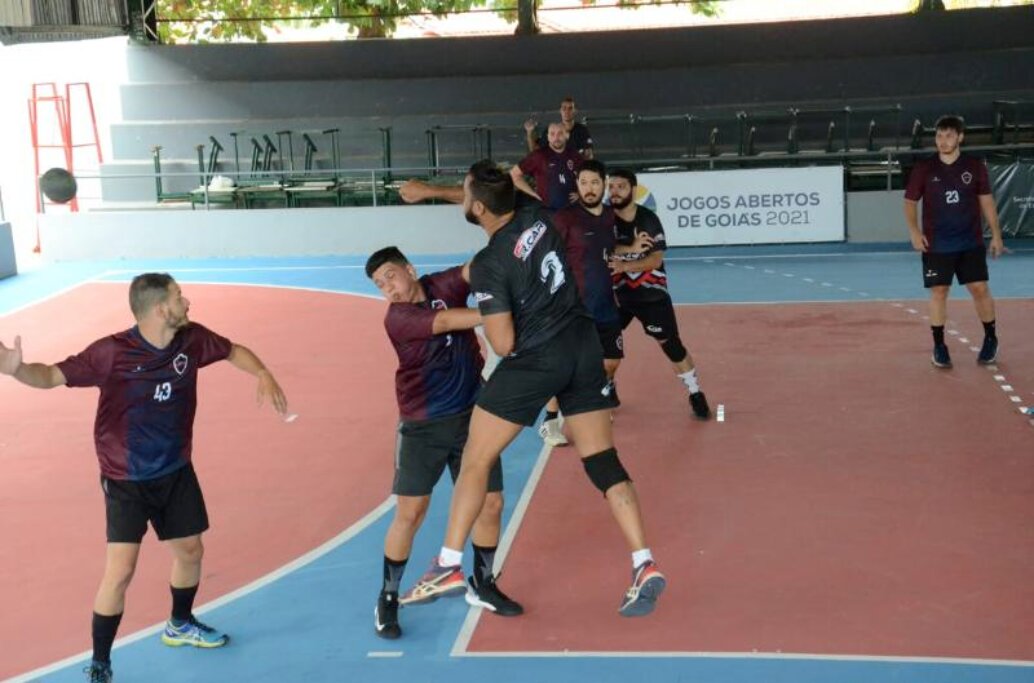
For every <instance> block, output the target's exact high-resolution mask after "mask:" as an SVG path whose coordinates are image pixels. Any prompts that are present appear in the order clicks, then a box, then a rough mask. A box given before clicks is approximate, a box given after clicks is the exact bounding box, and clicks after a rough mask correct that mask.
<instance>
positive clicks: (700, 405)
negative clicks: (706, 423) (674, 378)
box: [689, 391, 711, 420]
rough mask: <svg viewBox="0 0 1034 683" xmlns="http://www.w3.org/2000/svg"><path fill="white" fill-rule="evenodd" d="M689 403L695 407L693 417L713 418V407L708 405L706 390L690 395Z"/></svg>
mask: <svg viewBox="0 0 1034 683" xmlns="http://www.w3.org/2000/svg"><path fill="white" fill-rule="evenodd" d="M689 405H690V407H691V408H693V417H695V418H697V419H698V420H709V419H711V407H710V406H708V405H707V397H706V396H704V392H702V391H697V392H695V393H692V394H690V395H689Z"/></svg>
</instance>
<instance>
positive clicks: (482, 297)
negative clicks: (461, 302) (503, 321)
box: [474, 292, 494, 303]
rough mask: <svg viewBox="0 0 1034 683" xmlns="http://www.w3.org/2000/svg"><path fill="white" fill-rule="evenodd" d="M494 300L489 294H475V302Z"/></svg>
mask: <svg viewBox="0 0 1034 683" xmlns="http://www.w3.org/2000/svg"><path fill="white" fill-rule="evenodd" d="M492 298H494V297H493V296H492V295H491V294H489V293H488V292H474V301H476V302H478V303H481V302H482V301H489V300H491V299H492Z"/></svg>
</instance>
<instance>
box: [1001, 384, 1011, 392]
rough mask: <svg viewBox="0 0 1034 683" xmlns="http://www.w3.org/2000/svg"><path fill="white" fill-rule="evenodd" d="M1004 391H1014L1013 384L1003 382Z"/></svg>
mask: <svg viewBox="0 0 1034 683" xmlns="http://www.w3.org/2000/svg"><path fill="white" fill-rule="evenodd" d="M1002 391H1012V385H1011V384H1003V385H1002Z"/></svg>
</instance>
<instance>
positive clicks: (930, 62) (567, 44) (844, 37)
mask: <svg viewBox="0 0 1034 683" xmlns="http://www.w3.org/2000/svg"><path fill="white" fill-rule="evenodd" d="M1031 35H1034V7H1017V8H1002V9H996V10H994V11H966V12H962V11H960V12H948V13H939V14H938V15H935V16H913V15H901V16H891V17H870V18H862V19H847V20H837V21H821V22H797V23H787V24H762V25H749V26H719V27H706V28H688V29H671V30H661V31H648V32H647V31H634V32H633V31H629V32H614V33H603V34H565V35H557V34H552V35H540V36H531V37H522V38H514V37H509V36H501V37H488V38H472V39H440V40H408V41H366V42H364V41H354V42H344V43H320V44H304V45H284V44H274V45H268V44H267V45H246V46H245V45H198V46H170V47H142V46H136V47H131V48H129V49H128V51H127V60H128V67H129V68H128V73H129V76H130V81H129V82H128V83H126V84H125V85H123V86H122V88H121V97H122V115H123V121H122V122H121V123H118V124H115V125H114V126H113V127H112V130H111V139H112V154H111V159H110V160H109V161H108V162H107V163H105V164H104V167H103V169H102V175H103V176H104V177H105V182H104V183H103V194H104V198H105V200H107V201H147V200H154V198H155V190H154V183H153V181H151V180H150V179H147V178H137V179H134V180H115V179H114V178H115V176H118V175H121V174H126V173H134V174H136V173H139V174H147V173H149V172H150V171H151V170H152V168H153V165H152V160H151V154H152V152H151V150H152V148H153V147H155V146H156V145H159V146H161V147H162V162H163V164H162V169H163V172H168V173H184V174H187V175H183V176H177V177H172V176H170V177H169V178H168V179H167V180H166V183H165V187H166V189H167V190H168V191H171V192H187V191H189V190H190V189H193V188H196V187H197V186H198V180H197V177H196V172H197V168H198V165H197V153H196V146H197V145H198V144H207V141H208V139H209V136H215V137H216V138H217V139H218V140H219V141H220V143H221V145H222V146H223V148H224V152H223V153H222V155H221V156H220V163H219V165H218V167H217V169H216V170H217V172H220V173H225V174H232V172H233V171H235V170H236V169H235V164H234V160H233V153H232V140H231V137H230V133H231V132H234V131H245V132H244V133H242V134H241V136H240V138H239V140H240V151H239V155H240V162H241V166H242V168H245V169H246V168H247V161H248V159H249V154H250V142H249V137H250V135H251V134H258V135H261V134H263V133H265V134H270V135H272V134H273V133H275V132H276V131H280V130H291V131H295V132H300V131H321V130H325V129H327V128H337V129H339V130H340V131H341V132H340V140H339V147H340V161H339V164H340V167H341V168H345V169H377V168H381V167H382V166H383V165H384V152H385V150H384V146H383V142H382V133H381V129H382V128H390V129H391V160H390V163H391V165H392V166H393V167H394V168H399V169H402V168H405V169H419V168H424V167H426V166H428V163H429V162H428V137H427V130H428V129H429V128H431V127H434V126H455V125H457V124H463V125H467V124H469V125H470V126H474V125H479V124H480V125H485V126H488V127H490V128H491V129H492V131H493V135H492V153H493V156H494V157H495V158H497V159H499V160H505V161H516V160H518V159H519V158H520V156H522V155H523V153H524V147H523V136H522V132H523V131H522V130H521V122H522V121H523V120H524V119H525V118H526V117H527V116H528V115H530V114H538V115H539V116H540V119H542V120H548V119H549V118H555V117H556V116H557V115H556V107H557V105H558V104H559V101H560V99H561V97H563V96H564V95H567V94H571V95H574V96H575V97H576V99H577V100H578V105H579V107H580V109H581V112H582V113H583V114H586V115H588V117H589V123H590V126H591V127H592V130H593V134H594V138H595V141H596V145H597V149H598V156H599V157H601V158H603V159H604V160H608V159H610V160H616V159H620V160H623V161H626V160H629V159H634V158H643V157H644V156H645V157H647V158H668V157H669V156H670V157H678V156H684V155H685V151H684V145H683V144H682V141H681V140H680V139H678V135H679V133H678V128H677V124H674V127H672V125H667V124H665V125H653V126H646V125H641V124H640V125H637V126H636V127H635V128H636V130H635V131H630V130H629V129H628V128H629V127H628V126H627V125H624V126H623V125H622V124H621V123H620V122H621V121H622V120H628V119H629V118H630V116H631V115H635V116H638V117H644V118H645V119H649V118H650V117H677V116H680V115H685V114H692V115H693V116H694V117H695V118H696V119H697V120H698V121H701V122H712V121H713V122H715V125H714V127H718V128H719V130H720V134H719V136H718V142H717V145H718V147H717V149H716V150H715V151H716V152H717V153H719V154H736V153H739V152H740V151H741V150H742V144H743V139H742V131H741V130H740V129H739V128H738V127H737V126H738V122H739V119H738V118H737V115H738V114H739V113H740V112H747V115H748V117H749V116H753V117H754V118H755V119H756V120H757V124H756V126H755V127H756V131H755V134H754V136H753V147H752V151H753V152H754V153H757V154H764V153H772V152H778V151H784V152H785V151H786V149H787V140H786V133H785V131H786V124H785V123H780V122H779V121H778V116H768V117H767V118H766V117H763V116H762V114H763V113H765V114H771V113H772V112H780V111H786V110H787V109H789V108H797V109H802V110H806V111H807V110H823V111H825V110H835V109H842V108H843V107H845V106H852V107H856V108H859V109H865V108H877V109H878V108H883V107H890V106H893V105H900V106H901V112H900V122H894V123H891V122H889V121H884V120H883V119H880V120H879V121H878V123H877V126H876V128H875V139H874V140H873V141H872V142H871V143H870V141H869V140H868V126H869V120H870V117H869V116H868V115H865V116H857V117H855V118H853V119H852V121H851V130H850V131H849V142H848V147H850V148H851V149H856V148H857V149H862V148H866V147H868V146H875V147H876V148H883V147H887V146H891V145H895V144H896V145H904V146H905V147H907V146H908V144H909V141H910V140H909V131H910V127H911V125H912V122H913V121H914V120H916V119H919V120H920V121H922V122H923V124H924V125H925V126H929V125H931V124H932V122H933V120H934V119H935V118H936V116H937V115H939V114H941V113H945V112H949V111H950V112H954V113H960V114H962V115H963V116H965V117H966V118H967V120H968V121H969V122H970V123H971V124H986V125H990V124H992V122H993V118H994V109H993V105H992V103H993V102H994V101H995V100H1018V101H1029V100H1032V99H1034V68H1031V67H1034V42H1032V41H1031V40H1030V36H1031ZM816 55H820V56H816ZM762 118H764V119H765V120H764V121H762V120H761V119H762ZM612 119H613V120H615V121H617V122H618V123H614V124H612V123H609V121H610V120H612ZM770 119H771V120H770ZM827 129H828V122H826V121H825V120H824V119H822V118H821V117H816V118H815V120H809V121H807V122H802V123H801V124H800V125H799V126H798V128H797V137H798V143H799V147H800V149H801V151H803V152H811V153H813V152H821V151H822V150H823V149H824V148H825V146H826V138H827ZM842 134H843V131H842V130H838V131H837V132H836V135H835V137H836V142H837V149H838V150H842V148H843V146H844V145H843V143H842V142H840V140H841V138H842ZM314 139H315V142H316V145H317V146H318V147H319V148H320V149H319V151H318V153H317V155H316V157H317V158H316V160H315V167H316V168H318V169H326V168H329V165H328V164H329V160H330V158H331V155H330V150H329V149H328V148H327V147H328V145H327V143H326V142H325V141H323V140H322V139H320V138H319V137H315V138H314ZM972 141H974V142H979V141H980V140H979V139H977V136H974V139H973V140H972ZM708 142H709V141H708V140H707V139H706V138H703V139H699V140H696V147H697V150H698V151H697V153H698V154H705V155H706V154H707V153H708V152H709V150H708V149H707V147H708ZM438 145H439V150H438V151H439V163H440V164H441V165H443V166H455V167H462V166H465V165H467V164H469V163H470V162H471V161H473V160H474V158H476V157H475V154H476V153H477V152H478V149H477V148H476V146H475V145H472V144H471V138H470V135H469V134H466V133H464V132H463V131H462V130H453V131H450V132H449V133H448V134H445V133H443V134H441V135H439V138H438ZM294 149H295V155H296V159H295V162H296V164H298V165H299V166H300V163H301V162H300V155H301V153H302V152H301V150H302V146H301V145H300V144H297V140H296V144H295V147H294ZM285 165H288V166H289V164H285Z"/></svg>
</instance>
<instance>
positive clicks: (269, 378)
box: [255, 370, 287, 415]
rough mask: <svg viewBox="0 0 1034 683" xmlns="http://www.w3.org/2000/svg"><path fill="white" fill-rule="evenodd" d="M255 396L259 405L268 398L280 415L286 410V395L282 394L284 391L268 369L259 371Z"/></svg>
mask: <svg viewBox="0 0 1034 683" xmlns="http://www.w3.org/2000/svg"><path fill="white" fill-rule="evenodd" d="M255 398H256V400H257V401H258V404H259V405H260V406H261V405H263V404H264V403H265V402H266V399H267V398H268V399H269V402H270V403H271V404H272V405H273V409H274V410H276V412H278V413H280V414H281V415H283V414H285V413H286V412H287V397H286V396H284V391H283V389H281V388H280V385H279V384H277V383H276V379H274V377H273V373H271V372H269V371H268V370H263V371H262V372H260V373H259V376H258V392H257V394H256V397H255Z"/></svg>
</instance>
